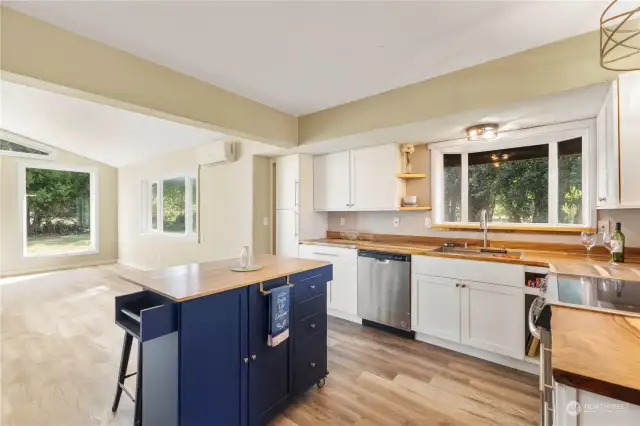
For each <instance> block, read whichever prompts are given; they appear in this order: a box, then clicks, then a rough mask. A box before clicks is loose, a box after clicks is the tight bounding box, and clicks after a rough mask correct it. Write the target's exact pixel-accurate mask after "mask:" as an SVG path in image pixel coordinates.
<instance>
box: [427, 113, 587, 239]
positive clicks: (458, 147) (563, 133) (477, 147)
mask: <svg viewBox="0 0 640 426" xmlns="http://www.w3.org/2000/svg"><path fill="white" fill-rule="evenodd" d="M596 135H597V134H596V121H595V120H593V119H589V120H581V121H574V122H569V123H562V124H556V125H550V126H541V127H535V128H531V129H524V130H514V131H510V132H504V133H501V134H500V136H499V137H498V138H496V139H494V140H492V141H485V142H481V141H479V142H470V141H468V140H467V139H457V140H453V141H446V142H438V143H433V144H429V145H428V148H429V149H430V151H431V176H432V177H433V178H432V182H431V185H432V187H431V190H432V194H433V214H434V218H433V222H434V224H438V225H452V227H455V225H469V224H478V226H479V221H470V220H469V219H470V218H469V217H468V214H469V196H468V195H469V194H468V188H469V186H468V183H469V175H468V173H469V169H468V154H470V153H474V152H482V151H491V150H499V149H506V148H517V147H523V146H530V145H544V144H548V145H549V182H548V183H549V191H548V197H549V203H548V209H549V211H548V218H549V221H548V222H547V223H509V222H494V223H495V224H497V225H499V224H504V225H509V226H518V227H522V228H523V229H525V230H526V228H527V227H530V226H540V225H547V226H557V227H568V228H571V227H576V226H591V227H595V226H596V220H597V215H596V202H595V200H596V194H595V190H596V162H595V159H596V156H595V150H596ZM578 137H580V138H582V223H581V224H566V223H558V213H559V212H558V142H562V141H565V140H569V139H574V138H578ZM444 154H462V178H461V209H462V211H461V213H462V214H461V219H462V220H461V221H460V222H445V221H444V164H443V159H444V157H443V155H444Z"/></svg>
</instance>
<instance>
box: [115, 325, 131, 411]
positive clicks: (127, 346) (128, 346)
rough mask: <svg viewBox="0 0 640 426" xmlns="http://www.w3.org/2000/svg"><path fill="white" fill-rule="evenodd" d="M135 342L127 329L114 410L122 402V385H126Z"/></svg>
mask: <svg viewBox="0 0 640 426" xmlns="http://www.w3.org/2000/svg"><path fill="white" fill-rule="evenodd" d="M132 343H133V336H131V335H130V334H129V333H127V332H126V331H125V333H124V343H123V345H122V355H121V356H120V371H119V372H118V384H117V386H116V396H115V398H114V400H113V406H112V407H111V411H112V412H114V413H115V412H116V411H118V405H119V404H120V397H121V396H122V386H124V379H125V376H126V375H127V366H128V364H129V355H130V354H131V344H132Z"/></svg>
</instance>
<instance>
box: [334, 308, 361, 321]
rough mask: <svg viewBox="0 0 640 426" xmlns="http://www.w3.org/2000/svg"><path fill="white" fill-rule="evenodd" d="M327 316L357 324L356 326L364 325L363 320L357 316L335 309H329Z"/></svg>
mask: <svg viewBox="0 0 640 426" xmlns="http://www.w3.org/2000/svg"><path fill="white" fill-rule="evenodd" d="M327 314H329V315H331V316H332V317H336V318H341V319H343V320H347V321H351V322H355V323H356V324H362V318H360V317H359V316H357V315H353V314H349V313H346V312H342V311H336V310H335V309H327Z"/></svg>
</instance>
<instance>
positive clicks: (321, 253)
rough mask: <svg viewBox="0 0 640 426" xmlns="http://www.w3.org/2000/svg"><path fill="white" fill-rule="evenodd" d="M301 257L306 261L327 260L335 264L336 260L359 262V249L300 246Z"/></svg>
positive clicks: (315, 245)
mask: <svg viewBox="0 0 640 426" xmlns="http://www.w3.org/2000/svg"><path fill="white" fill-rule="evenodd" d="M299 253H300V257H304V258H306V259H316V260H325V261H327V262H334V261H336V260H342V261H352V262H356V261H357V260H358V249H352V248H347V247H334V246H323V245H318V244H304V243H303V244H300V250H299Z"/></svg>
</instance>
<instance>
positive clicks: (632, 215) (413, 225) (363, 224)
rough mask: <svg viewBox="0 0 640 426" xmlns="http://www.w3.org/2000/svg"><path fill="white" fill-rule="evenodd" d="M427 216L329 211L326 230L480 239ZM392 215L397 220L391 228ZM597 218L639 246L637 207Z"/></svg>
mask: <svg viewBox="0 0 640 426" xmlns="http://www.w3.org/2000/svg"><path fill="white" fill-rule="evenodd" d="M427 217H431V213H430V212H427V213H425V212H420V211H417V212H394V211H390V212H331V213H329V230H330V231H336V232H340V231H344V230H353V229H356V230H358V231H360V232H369V233H374V234H395V235H416V236H432V237H441V238H469V239H477V238H481V236H480V234H479V233H478V232H475V231H472V232H469V231H436V230H433V229H431V228H425V226H424V224H425V218H427ZM340 218H344V220H345V223H344V225H340ZM394 218H399V219H400V224H399V226H398V227H395V226H394V224H393V222H394ZM598 218H599V219H600V220H602V219H608V220H609V221H611V222H622V232H624V234H625V238H626V245H627V246H628V247H640V210H602V211H600V212H599V213H598ZM489 239H490V240H501V241H532V242H548V243H568V244H580V235H579V234H576V235H555V234H534V233H528V234H525V233H508V232H503V233H500V232H493V231H489Z"/></svg>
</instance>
